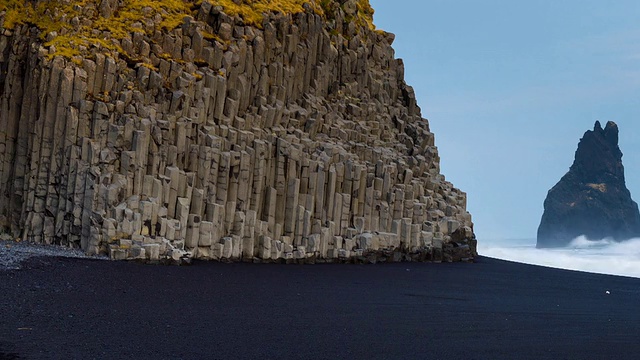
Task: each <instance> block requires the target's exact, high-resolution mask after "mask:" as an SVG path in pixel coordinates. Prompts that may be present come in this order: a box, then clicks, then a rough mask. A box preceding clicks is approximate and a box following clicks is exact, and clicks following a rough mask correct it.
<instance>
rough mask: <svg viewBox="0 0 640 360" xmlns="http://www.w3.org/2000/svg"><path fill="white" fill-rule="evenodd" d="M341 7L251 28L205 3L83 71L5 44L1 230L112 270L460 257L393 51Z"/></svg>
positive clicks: (453, 208) (30, 41) (449, 199)
mask: <svg viewBox="0 0 640 360" xmlns="http://www.w3.org/2000/svg"><path fill="white" fill-rule="evenodd" d="M103 3H105V4H106V5H104V6H103V7H101V8H100V9H99V12H100V14H101V15H102V16H105V17H106V16H110V15H111V14H113V13H115V12H116V11H117V6H118V2H115V1H111V2H103ZM343 3H344V4H343ZM353 4H354V2H353V1H340V2H336V4H335V6H333V9H334V10H333V11H334V13H333V14H331V18H332V20H331V21H326V19H325V18H323V17H322V16H320V15H318V14H316V13H314V12H313V11H310V10H307V11H306V12H304V13H298V14H283V13H272V14H267V15H266V18H265V20H264V23H263V26H262V27H261V28H258V27H255V26H250V25H245V24H244V23H243V21H242V19H241V18H240V17H237V16H236V17H231V16H228V15H226V14H225V13H224V12H223V11H222V9H221V8H220V7H219V6H212V5H211V4H209V3H207V2H204V3H203V4H202V5H201V6H198V7H196V8H195V10H194V17H187V18H185V20H184V22H183V24H182V25H180V26H178V27H177V28H175V29H172V30H161V29H159V28H157V29H156V30H155V31H152V34H153V35H152V36H151V35H148V33H142V32H140V31H132V32H131V34H130V36H129V37H126V38H125V39H123V40H121V41H119V46H121V48H122V49H123V52H124V53H114V52H105V51H103V50H101V49H100V47H99V45H96V47H95V48H94V47H91V48H85V49H83V51H85V52H89V53H90V55H87V56H84V57H83V58H82V59H81V61H78V58H77V57H75V58H74V59H73V60H74V61H71V60H69V59H68V58H65V57H63V56H57V55H56V53H55V49H53V48H52V47H49V48H48V47H46V46H45V45H44V44H43V43H42V41H41V40H40V37H39V33H38V29H36V28H31V27H29V26H28V25H18V26H16V27H15V28H13V29H11V30H10V29H0V30H1V31H2V32H1V33H2V35H0V68H1V70H2V71H0V107H1V108H0V191H1V192H0V194H1V196H2V199H1V201H0V214H1V215H2V216H3V218H4V219H5V223H4V225H5V227H6V230H7V231H10V232H11V233H13V234H14V235H15V236H20V237H21V238H23V239H25V240H29V241H34V242H38V243H47V244H52V243H54V244H63V245H67V246H72V247H79V248H82V249H83V250H85V251H86V252H87V253H90V254H98V253H108V254H109V255H110V256H111V257H112V258H114V259H131V258H138V259H147V260H151V261H154V260H160V259H166V258H170V259H174V260H176V261H179V260H180V259H185V258H200V259H216V260H218V259H229V260H240V259H244V260H248V261H316V260H322V261H349V260H350V259H360V260H362V261H365V260H366V261H370V262H375V261H393V260H436V261H438V260H443V259H444V260H450V261H459V260H465V259H470V258H472V257H473V256H474V255H475V254H476V246H475V236H474V234H473V231H472V228H473V224H472V222H471V216H470V214H469V213H468V212H467V211H466V194H465V193H463V192H462V191H460V190H458V189H456V188H454V187H453V186H452V184H451V183H449V182H447V181H445V178H444V176H442V175H441V174H440V168H439V161H440V159H439V156H438V151H437V148H436V147H435V145H434V135H433V133H431V132H430V130H429V124H428V122H427V120H426V119H423V118H422V117H421V115H420V108H419V107H418V106H417V104H416V100H415V96H414V94H413V90H412V88H411V87H410V86H408V85H407V84H405V82H404V68H403V64H402V61H401V60H396V59H394V52H393V49H392V48H391V42H392V41H393V38H394V37H393V36H392V35H391V34H388V33H384V32H381V31H375V30H371V29H370V28H367V27H366V26H356V25H354V23H349V22H348V21H347V20H346V18H347V16H346V15H345V11H346V9H343V7H344V6H345V5H353ZM78 6H80V5H78ZM347 7H348V6H347ZM352 10H353V9H351V8H349V11H352ZM91 14H92V15H93V16H97V15H96V13H95V11H93V10H92V12H91ZM1 16H2V15H1V14H0V17H1ZM87 19H89V17H87ZM1 20H2V19H1V18H0V24H1V23H2V21H1ZM144 26H145V28H149V27H150V28H153V26H154V23H153V21H151V22H150V23H147V24H144ZM55 35H56V34H49V36H55ZM104 35H105V37H106V38H108V36H109V34H108V33H107V34H104ZM113 41H114V42H115V41H116V40H113ZM131 59H141V60H142V62H138V63H136V62H132V61H131ZM308 259H310V260H308Z"/></svg>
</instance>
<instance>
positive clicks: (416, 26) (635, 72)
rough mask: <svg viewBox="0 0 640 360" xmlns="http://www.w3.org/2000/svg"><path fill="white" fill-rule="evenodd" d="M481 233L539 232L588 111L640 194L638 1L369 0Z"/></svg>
mask: <svg viewBox="0 0 640 360" xmlns="http://www.w3.org/2000/svg"><path fill="white" fill-rule="evenodd" d="M370 2H371V4H372V6H373V7H374V9H375V10H376V14H375V16H374V22H375V24H376V25H377V27H378V28H381V29H383V30H386V31H389V32H392V33H395V34H396V40H395V42H394V45H393V46H394V48H395V50H396V57H398V58H402V59H403V60H404V62H405V67H406V73H405V76H406V81H407V83H408V84H410V85H412V86H413V87H414V89H415V91H416V96H417V98H418V104H419V105H420V107H421V108H422V116H423V117H425V118H427V119H429V123H430V125H431V130H432V131H433V132H434V133H435V135H436V145H437V146H438V149H439V151H440V157H441V161H442V163H441V168H442V172H443V173H444V175H445V176H446V177H447V179H448V180H450V181H451V182H453V184H454V185H455V186H456V187H458V188H460V189H462V190H463V191H466V192H467V193H468V199H469V200H468V209H469V210H470V211H471V213H472V215H473V219H474V223H475V231H476V234H477V236H478V238H479V240H480V241H491V240H496V239H509V238H515V239H523V238H530V239H532V238H535V236H536V231H537V227H538V224H539V222H540V217H541V216H542V211H543V206H542V205H543V201H544V198H545V196H546V194H547V191H548V190H549V189H550V188H551V187H552V186H553V185H555V183H557V182H558V180H559V179H560V178H561V177H562V176H563V175H564V174H565V173H566V172H567V170H568V169H569V167H570V166H571V163H572V162H573V156H574V152H575V150H576V147H577V144H578V141H579V139H580V138H581V137H582V135H583V134H584V132H585V131H586V130H589V129H592V128H593V124H594V122H595V120H601V121H602V122H603V124H604V122H606V121H608V120H613V121H615V122H616V123H617V124H618V126H619V128H620V147H621V149H622V152H623V153H624V157H623V163H624V165H625V171H626V179H627V187H628V188H629V190H630V191H631V194H632V197H633V198H634V200H638V199H640V137H639V136H638V135H639V134H640V21H638V15H639V14H640V1H636V0H616V1H602V0H597V1H594V0H529V1H510V0H502V1H497V0H476V1H473V0H446V1H445V0H370Z"/></svg>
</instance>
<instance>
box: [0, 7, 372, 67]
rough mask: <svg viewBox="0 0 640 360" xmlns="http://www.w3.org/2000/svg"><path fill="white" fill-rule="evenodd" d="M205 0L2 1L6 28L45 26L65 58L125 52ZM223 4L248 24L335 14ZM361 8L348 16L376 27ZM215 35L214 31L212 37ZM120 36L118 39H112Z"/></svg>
mask: <svg viewBox="0 0 640 360" xmlns="http://www.w3.org/2000/svg"><path fill="white" fill-rule="evenodd" d="M202 2H203V0H120V1H119V2H118V3H119V6H118V8H117V9H114V11H113V12H112V13H111V14H110V16H106V17H105V16H102V15H101V11H100V5H101V1H100V0H75V1H71V0H50V1H42V0H41V1H37V2H35V3H34V2H31V1H29V0H4V1H2V2H0V13H2V12H4V23H3V25H2V26H3V27H4V28H7V29H13V28H14V27H15V26H16V25H18V24H30V25H34V26H36V27H38V28H39V29H40V30H41V38H42V40H44V41H45V46H47V47H50V48H51V47H53V49H52V50H53V51H51V56H55V55H62V56H65V57H67V58H73V57H74V56H78V55H81V54H82V53H83V50H82V49H83V48H91V47H97V48H99V49H100V50H102V51H107V52H109V51H113V52H122V49H121V47H120V45H119V41H120V40H122V39H124V38H127V37H129V36H130V35H131V33H134V32H141V33H147V35H149V36H151V35H153V32H154V31H156V30H159V29H160V30H165V31H166V30H172V29H174V28H176V27H178V26H179V25H180V24H181V23H182V22H183V19H184V17H185V16H189V15H193V14H194V11H195V10H197V9H198V7H199V6H200V5H201V4H202ZM210 3H211V4H212V5H214V6H222V8H223V9H224V12H226V13H227V14H229V15H232V16H239V17H241V18H242V19H243V21H244V22H245V23H246V24H250V25H254V26H257V27H261V25H262V20H263V18H264V14H266V13H269V12H274V11H275V12H281V13H299V12H303V11H305V9H304V7H303V5H304V4H305V3H308V4H309V6H310V7H311V10H312V11H314V12H316V13H318V14H321V15H325V14H332V13H333V11H332V7H333V6H337V3H336V2H335V0H241V1H233V0H210ZM356 4H357V12H356V14H355V15H352V16H348V17H347V18H346V19H345V20H346V21H355V22H356V23H357V24H358V25H359V26H366V27H369V28H370V29H374V28H375V27H374V26H373V9H372V8H371V5H370V4H369V1H368V0H357V2H356ZM210 37H212V38H214V37H215V36H214V35H213V34H212V36H210ZM113 40H116V41H113Z"/></svg>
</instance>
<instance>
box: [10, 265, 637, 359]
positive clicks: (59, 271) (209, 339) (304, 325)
mask: <svg viewBox="0 0 640 360" xmlns="http://www.w3.org/2000/svg"><path fill="white" fill-rule="evenodd" d="M606 291H609V292H610V294H607V293H606ZM639 305H640V279H633V278H625V277H616V276H606V275H595V274H587V273H580V272H572V271H564V270H554V269H547V268H542V267H536V266H530V265H521V264H516V263H510V262H505V261H501V260H494V259H490V258H480V259H479V260H478V262H477V263H475V264H418V263H409V264H383V265H254V264H219V263H200V262H199V263H196V264H195V265H193V266H189V267H171V266H151V265H140V264H136V263H125V262H111V261H95V260H78V259H60V258H34V259H31V260H28V261H27V262H26V263H25V269H22V270H15V271H0V306H1V309H2V313H1V314H2V315H1V319H2V320H1V322H0V359H40V358H59V359H93V358H95V359H237V358H254V359H278V358H290V359H319V358H324V359H337V358H352V359H374V358H375V359H385V358H386V359H404V358H414V359H639V358H640V310H639V309H638V306H639Z"/></svg>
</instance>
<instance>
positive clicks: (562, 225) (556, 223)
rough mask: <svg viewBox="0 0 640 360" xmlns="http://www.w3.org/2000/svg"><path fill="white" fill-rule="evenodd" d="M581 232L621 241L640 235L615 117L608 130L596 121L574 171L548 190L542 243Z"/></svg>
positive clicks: (565, 240) (561, 241) (561, 242)
mask: <svg viewBox="0 0 640 360" xmlns="http://www.w3.org/2000/svg"><path fill="white" fill-rule="evenodd" d="M581 235H584V236H586V237H587V238H588V239H592V240H596V239H598V240H599V239H604V238H612V239H614V240H616V241H623V240H628V239H630V238H633V237H639V236H640V213H639V212H638V204H636V203H635V202H634V201H633V200H632V199H631V194H630V192H629V190H628V189H627V187H626V184H625V180H624V167H623V166H622V152H621V151H620V148H619V147H618V126H617V125H616V123H614V122H613V121H609V122H607V125H606V126H605V128H604V129H603V128H602V126H601V125H600V122H599V121H596V123H595V126H594V127H593V130H589V131H587V132H586V133H585V134H584V136H583V137H582V139H581V140H580V143H579V144H578V150H576V155H575V160H574V162H573V165H571V168H570V169H569V172H568V173H567V174H565V175H564V176H563V177H562V179H560V181H559V182H558V183H557V184H556V185H555V186H554V187H553V188H552V189H551V190H549V193H548V194H547V198H546V200H545V201H544V214H543V215H542V221H541V222H540V226H539V227H538V241H537V247H538V248H546V247H561V246H566V245H568V244H569V243H570V242H571V241H572V240H573V239H575V238H576V237H578V236H581Z"/></svg>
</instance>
